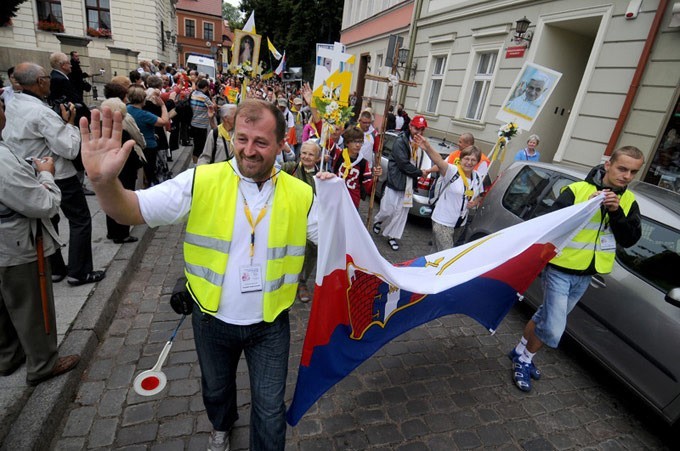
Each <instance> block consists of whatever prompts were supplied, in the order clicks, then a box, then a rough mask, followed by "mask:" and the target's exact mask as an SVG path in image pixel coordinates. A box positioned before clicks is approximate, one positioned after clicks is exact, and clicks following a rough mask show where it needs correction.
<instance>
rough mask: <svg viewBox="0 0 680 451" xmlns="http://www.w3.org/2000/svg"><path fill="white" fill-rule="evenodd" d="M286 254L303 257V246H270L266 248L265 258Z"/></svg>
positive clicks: (271, 258)
mask: <svg viewBox="0 0 680 451" xmlns="http://www.w3.org/2000/svg"><path fill="white" fill-rule="evenodd" d="M287 256H291V257H304V256H305V246H284V247H271V248H269V249H267V260H276V259H278V258H284V257H287Z"/></svg>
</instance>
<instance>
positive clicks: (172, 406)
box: [50, 207, 680, 451]
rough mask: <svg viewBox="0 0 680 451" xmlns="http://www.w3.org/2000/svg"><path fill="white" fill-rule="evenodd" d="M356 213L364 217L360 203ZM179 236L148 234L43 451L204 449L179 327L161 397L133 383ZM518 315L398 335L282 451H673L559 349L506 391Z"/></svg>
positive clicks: (151, 345) (165, 333) (193, 362)
mask: <svg viewBox="0 0 680 451" xmlns="http://www.w3.org/2000/svg"><path fill="white" fill-rule="evenodd" d="M376 208H377V207H376ZM362 211H363V212H364V213H363V214H364V217H365V207H363V209H362ZM183 230H184V226H183V225H176V226H168V227H162V228H159V229H158V230H157V231H156V233H155V236H154V238H153V241H152V242H151V243H150V245H149V247H148V250H147V252H146V254H145V256H144V258H143V260H142V262H141V264H140V265H139V268H138V270H137V271H136V275H135V276H134V278H133V279H132V282H131V283H130V284H129V286H127V287H126V288H124V292H123V295H122V297H121V303H120V306H119V308H118V311H117V314H116V315H115V319H114V321H113V322H112V324H111V326H110V328H109V331H108V333H107V335H106V337H105V339H104V341H103V344H102V345H101V346H100V347H99V348H98V350H97V352H96V355H95V357H94V358H93V360H92V362H91V364H90V366H89V367H88V368H87V370H86V371H85V373H84V375H83V378H82V381H81V385H80V388H79V390H78V394H77V397H76V399H75V401H74V402H73V403H71V405H70V407H69V408H68V409H67V412H66V414H65V415H64V417H63V420H62V423H61V426H60V428H59V429H58V434H57V436H56V437H55V438H54V440H53V442H52V444H51V446H50V447H51V448H52V449H59V450H67V449H98V448H99V449H130V450H133V449H134V450H136V449H140V450H141V449H153V450H184V449H189V450H204V449H205V447H206V443H207V437H208V433H209V431H210V430H211V426H210V424H209V422H208V419H207V416H206V414H205V411H204V407H203V403H202V400H201V394H200V377H199V376H200V371H199V366H198V362H197V357H196V353H195V351H194V344H193V339H192V330H191V325H190V323H189V321H185V323H184V324H183V325H182V328H181V329H180V332H179V334H178V335H177V338H176V339H175V342H174V346H173V348H172V351H171V353H170V355H169V358H168V361H167V362H166V364H165V367H164V368H163V371H164V372H165V374H166V375H167V377H168V380H169V382H168V386H167V387H166V389H165V390H164V391H163V392H161V393H160V394H158V395H156V396H152V397H148V398H145V397H142V396H139V395H137V394H136V393H135V392H134V390H133V389H132V381H133V379H134V377H135V376H136V375H137V374H138V373H139V372H141V371H143V370H147V369H150V368H151V367H152V366H153V365H154V364H155V363H156V360H157V358H158V355H159V353H160V351H161V349H162V348H163V345H164V344H165V342H166V341H167V340H168V338H169V336H170V334H171V332H172V330H173V329H174V328H175V326H176V325H177V322H178V320H179V317H178V315H176V314H175V313H174V312H173V311H172V310H171V308H170V305H169V302H168V301H169V294H170V293H171V291H172V288H173V286H174V284H175V281H176V279H177V277H178V276H179V275H180V274H181V272H182V236H183ZM429 239H430V229H429V225H428V224H427V222H425V221H413V220H409V224H408V225H407V230H406V232H405V234H404V239H403V240H402V241H401V242H400V245H401V250H400V251H399V252H394V251H392V250H391V249H389V247H388V245H387V243H386V242H384V240H382V239H381V240H378V246H379V248H380V250H381V253H382V254H383V255H384V256H386V257H387V258H388V259H389V260H390V261H393V262H397V261H402V260H407V259H409V258H412V257H416V256H420V255H424V254H427V253H429V244H428V241H429ZM310 308H311V303H310V304H302V303H299V302H298V303H296V304H295V305H294V306H293V308H292V311H291V335H292V346H291V356H290V360H289V376H288V390H287V396H286V400H287V403H289V402H290V398H291V397H292V394H293V389H294V384H295V381H296V377H297V367H298V364H299V358H300V351H301V347H302V342H303V339H304V332H305V328H306V321H307V318H308V315H309V311H310ZM528 315H529V310H528V309H526V308H522V307H520V308H515V309H513V310H512V311H511V312H510V314H509V315H508V316H507V318H506V319H505V321H504V322H503V323H502V325H501V327H500V328H499V329H498V331H497V332H496V333H495V334H494V335H490V334H489V333H488V332H487V331H486V330H485V329H484V328H483V327H481V326H480V325H478V324H477V323H476V322H475V321H473V320H472V319H470V318H468V317H465V316H461V315H453V316H448V317H444V318H441V319H439V320H435V321H432V322H430V323H428V324H426V325H423V326H421V327H418V328H416V329H414V330H412V331H410V332H408V333H406V334H404V335H402V336H401V337H399V338H397V339H396V340H394V341H392V342H391V343H389V344H388V345H387V346H385V347H384V348H383V349H382V350H380V351H379V352H378V353H377V354H376V355H375V356H374V357H372V358H371V359H369V360H368V361H366V362H365V363H364V364H363V365H361V366H360V367H359V368H358V369H357V370H355V371H354V372H353V373H352V374H350V375H349V376H348V377H347V378H346V379H344V380H343V381H341V382H340V383H339V384H338V385H337V386H336V387H334V388H333V389H331V390H330V391H329V392H328V393H326V394H325V395H324V396H323V397H322V398H321V399H320V400H319V401H318V402H317V403H316V404H315V405H314V406H313V407H312V408H311V410H310V411H309V412H308V413H307V415H305V417H303V419H302V421H301V422H300V423H299V425H298V426H297V427H295V428H291V427H289V428H288V440H287V445H288V446H287V447H288V449H291V450H298V449H299V450H324V451H327V450H330V449H338V450H345V449H354V450H364V449H395V450H451V449H531V450H545V449H584V448H590V449H601V450H605V449H607V450H608V449H612V450H613V449H673V448H675V449H677V446H678V445H677V444H678V443H680V442H678V437H679V434H678V433H677V429H678V428H677V427H676V431H675V432H674V434H675V436H673V432H672V431H671V430H670V429H669V427H668V426H665V425H664V424H663V422H662V420H660V419H659V418H658V417H656V416H655V415H653V413H652V412H651V411H650V410H648V409H647V408H646V407H645V406H644V405H643V404H642V403H641V402H639V401H637V400H636V398H635V397H634V396H632V394H631V393H630V392H628V391H627V390H625V389H624V388H623V387H622V386H621V385H620V384H619V383H618V382H616V381H614V380H613V379H612V377H611V376H609V375H608V374H607V373H606V372H604V371H603V370H601V369H600V368H599V367H598V366H597V364H596V363H595V362H594V361H593V360H591V359H590V358H588V357H586V356H584V353H583V352H582V351H581V350H580V349H578V348H577V347H576V346H575V345H573V344H572V343H571V342H570V341H569V340H566V343H564V342H563V344H562V345H561V347H560V348H559V349H558V350H548V349H546V350H545V352H541V354H540V355H539V356H538V358H537V365H539V366H540V368H541V370H542V372H543V378H542V379H541V380H540V381H538V382H536V383H535V384H534V390H533V391H532V392H531V393H530V394H524V393H522V392H520V391H519V390H517V389H516V388H515V387H514V386H513V385H512V384H511V381H510V361H509V360H508V358H507V357H506V353H507V351H508V350H509V349H510V348H511V347H512V346H514V344H515V343H516V341H517V339H518V337H519V334H520V331H521V329H522V327H523V325H524V323H525V321H526V320H527V318H528ZM237 383H238V385H239V392H238V403H239V414H240V419H239V420H238V421H237V423H236V425H235V428H234V429H233V431H232V436H231V445H232V449H235V450H245V449H248V426H249V402H250V392H249V390H248V377H247V369H246V365H245V362H242V365H241V366H240V367H239V373H238V379H237Z"/></svg>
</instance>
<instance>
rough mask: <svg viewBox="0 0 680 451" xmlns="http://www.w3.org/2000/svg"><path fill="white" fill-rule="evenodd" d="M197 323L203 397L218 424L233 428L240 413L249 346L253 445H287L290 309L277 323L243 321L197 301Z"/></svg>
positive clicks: (271, 447)
mask: <svg viewBox="0 0 680 451" xmlns="http://www.w3.org/2000/svg"><path fill="white" fill-rule="evenodd" d="M192 324H193V327H194V340H195V341H196V353H197V354H198V363H199V364H200V366H201V386H202V391H203V403H204V404H205V408H206V411H207V413H208V419H209V420H210V422H211V423H212V425H213V427H214V428H215V429H216V430H218V431H228V430H229V429H230V428H231V426H232V425H233V424H234V422H235V421H236V420H237V419H238V413H237V411H236V368H237V366H238V361H239V359H240V357H241V352H245V355H246V362H247V364H248V373H249V375H250V390H251V411H250V449H253V450H258V451H259V450H283V449H284V448H285V445H286V420H285V413H286V406H285V404H284V395H285V390H286V377H287V375H288V350H289V348H290V322H289V320H288V312H283V313H281V314H280V315H279V316H278V317H277V318H276V320H274V322H272V323H266V322H261V323H257V324H252V325H248V326H238V325H234V324H227V323H225V322H223V321H220V320H219V319H217V318H215V317H213V316H211V315H207V314H204V313H202V312H201V311H200V310H199V309H198V307H197V306H196V305H194V312H193V317H192Z"/></svg>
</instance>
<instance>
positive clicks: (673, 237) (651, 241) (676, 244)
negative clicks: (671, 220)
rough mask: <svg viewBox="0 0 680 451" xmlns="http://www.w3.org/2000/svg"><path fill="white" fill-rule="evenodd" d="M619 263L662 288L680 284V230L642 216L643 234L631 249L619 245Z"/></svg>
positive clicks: (666, 288)
mask: <svg viewBox="0 0 680 451" xmlns="http://www.w3.org/2000/svg"><path fill="white" fill-rule="evenodd" d="M616 256H617V257H618V260H619V263H621V264H622V265H624V266H626V267H627V268H628V270H629V271H630V272H632V273H634V274H636V275H637V276H638V277H640V278H642V279H645V280H646V281H648V282H649V283H651V284H652V285H655V286H656V287H658V288H659V289H660V290H662V291H668V290H670V289H671V288H675V287H678V286H680V276H679V274H680V273H679V272H678V268H680V232H679V231H677V230H675V229H672V228H670V227H669V226H667V225H665V224H660V223H658V222H655V221H652V220H651V219H648V218H645V217H644V216H643V217H642V236H641V237H640V239H639V240H638V242H637V243H636V244H635V245H634V246H631V247H629V248H627V249H625V248H623V247H621V246H617V249H616Z"/></svg>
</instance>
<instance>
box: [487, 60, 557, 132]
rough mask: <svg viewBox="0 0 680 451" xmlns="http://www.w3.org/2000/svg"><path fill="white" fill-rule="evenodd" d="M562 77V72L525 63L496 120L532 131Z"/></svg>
mask: <svg viewBox="0 0 680 451" xmlns="http://www.w3.org/2000/svg"><path fill="white" fill-rule="evenodd" d="M560 77H562V74H561V73H560V72H557V71H554V70H552V69H549V68H547V67H544V66H540V65H538V64H534V63H524V66H522V70H520V72H519V74H518V75H517V78H516V79H515V82H514V83H513V85H512V88H511V89H510V92H509V93H508V95H507V97H506V98H505V100H504V101H503V103H502V107H501V109H500V111H499V112H498V114H497V115H496V118H497V119H499V120H500V121H502V122H516V123H517V125H518V126H519V128H521V129H522V130H529V129H531V126H532V125H533V124H534V121H535V120H536V118H537V117H538V115H539V114H541V110H542V109H543V107H544V106H545V104H546V103H547V100H548V98H549V97H550V95H551V94H552V92H553V90H554V89H555V86H556V85H557V82H558V81H559V80H560Z"/></svg>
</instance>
